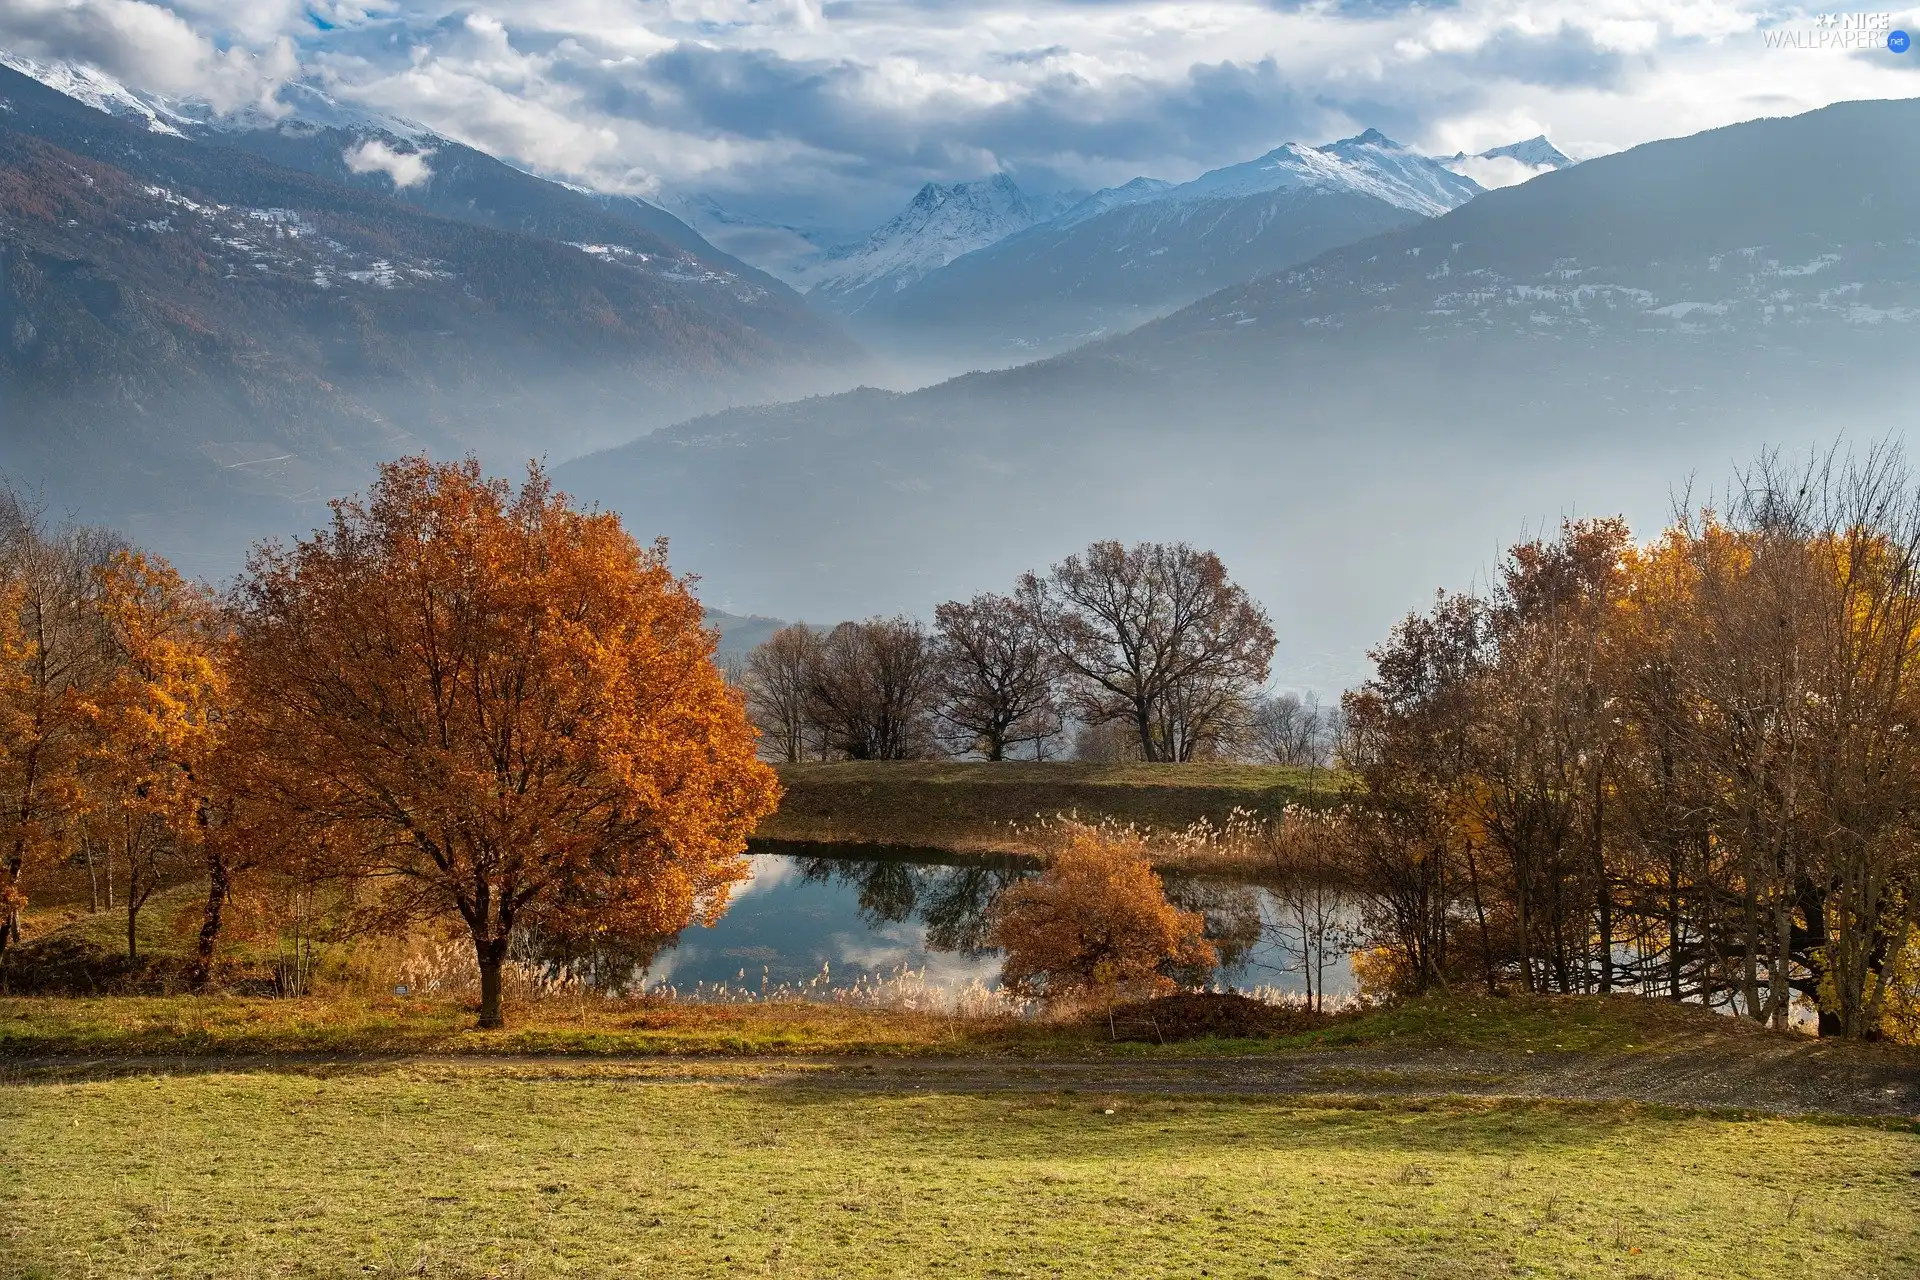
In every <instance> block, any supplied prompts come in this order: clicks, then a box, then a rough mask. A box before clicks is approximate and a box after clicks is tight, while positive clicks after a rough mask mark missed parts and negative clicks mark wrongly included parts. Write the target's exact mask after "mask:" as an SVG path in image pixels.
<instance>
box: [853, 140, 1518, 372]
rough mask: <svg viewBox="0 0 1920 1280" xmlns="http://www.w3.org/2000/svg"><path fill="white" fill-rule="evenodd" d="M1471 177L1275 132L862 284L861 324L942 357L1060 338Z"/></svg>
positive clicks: (993, 355) (1345, 233) (1383, 226)
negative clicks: (1244, 151) (1184, 176)
mask: <svg viewBox="0 0 1920 1280" xmlns="http://www.w3.org/2000/svg"><path fill="white" fill-rule="evenodd" d="M1480 191H1481V187H1480V186H1479V184H1477V183H1476V182H1474V181H1473V180H1472V179H1470V178H1465V177H1462V176H1460V175H1459V174H1456V173H1454V172H1452V171H1451V170H1449V169H1448V168H1446V167H1445V166H1444V165H1442V164H1441V163H1439V162H1438V161H1435V160H1433V159H1431V158H1429V157H1427V156H1424V155H1421V154H1420V153H1418V152H1416V151H1413V150H1411V149H1409V148H1407V147H1403V146H1401V145H1400V144H1399V143H1397V142H1394V141H1393V140H1392V139H1390V138H1388V137H1386V136H1385V135H1384V134H1382V133H1380V132H1379V131H1378V130H1375V129H1369V130H1367V131H1366V132H1365V133H1362V134H1360V135H1358V136H1357V137H1352V138H1345V139H1342V140H1340V141H1338V142H1332V143H1328V144H1327V145H1325V146H1320V147H1305V146H1300V145H1297V144H1293V143H1289V144H1287V145H1285V146H1282V147H1277V148H1275V149H1274V150H1272V151H1270V152H1268V153H1267V154H1266V155H1263V156H1261V157H1259V158H1258V159H1255V160H1249V161H1246V162H1245V163H1242V164H1234V165H1228V166H1226V167H1224V168H1220V169H1215V170H1212V171H1210V172H1208V173H1204V174H1202V175H1200V176H1199V177H1198V178H1195V179H1194V180H1192V181H1191V182H1186V183H1182V184H1179V185H1177V186H1176V185H1173V184H1170V183H1166V182H1161V181H1157V180H1155V179H1152V178H1136V179H1134V180H1133V181H1132V182H1129V183H1127V184H1126V185H1125V186H1121V187H1113V188H1109V189H1107V190H1105V191H1100V192H1096V193H1095V194H1093V195H1091V196H1089V197H1087V198H1086V199H1084V200H1082V201H1080V202H1079V203H1077V204H1075V205H1074V206H1073V207H1071V208H1069V209H1067V210H1066V211H1065V212H1063V213H1062V214H1060V215H1059V216H1057V217H1054V218H1051V219H1049V220H1047V221H1043V222H1038V223H1036V224H1035V225H1033V226H1030V227H1027V228H1024V229H1021V230H1018V231H1016V232H1015V233H1013V234H1011V235H1008V236H1006V237H1005V238H1003V239H999V240H997V241H995V242H994V243H991V244H989V245H986V246H985V247H982V248H979V249H976V250H975V251H974V252H971V253H967V254H964V255H961V256H957V257H955V258H954V259H953V260H951V261H949V262H948V263H946V264H945V265H944V266H940V267H939V268H938V269H937V270H929V271H927V272H925V273H924V278H921V279H918V280H912V281H908V282H906V283H905V284H903V285H901V286H899V287H897V288H895V289H894V290H893V291H892V292H890V293H888V294H885V295H881V296H877V297H871V298H869V299H868V300H867V302H866V306H865V308H864V311H863V313H862V314H861V315H859V316H857V317H856V320H857V321H865V322H866V328H867V329H868V332H869V334H870V336H871V338H872V339H873V340H874V341H876V342H890V343H892V344H893V345H895V346H896V347H904V348H906V349H907V351H908V352H910V353H911V354H913V355H915V356H919V357H926V356H930V355H939V354H944V355H947V356H949V357H950V358H952V359H953V360H954V362H955V363H956V364H960V365H964V364H966V363H968V362H970V361H972V362H978V361H987V362H993V363H1005V362H1007V361H1008V360H1012V359H1020V358H1032V357H1033V356H1035V355H1045V354H1048V353H1050V352H1053V351H1059V350H1063V349H1065V348H1067V347H1070V346H1074V345H1076V344H1078V343H1080V342H1084V341H1087V340H1089V339H1092V338H1096V337H1099V336H1101V335H1103V334H1108V333H1113V332H1117V331H1120V330H1124V329H1129V328H1132V327H1133V326H1135V325H1137V324H1140V323H1142V322H1143V321H1146V320H1150V319H1153V318H1154V317H1156V316H1160V315H1165V314H1166V313H1168V312H1170V311H1173V310H1175V309H1177V308H1179V307H1182V306H1185V305H1186V304H1187V303H1189V302H1192V301H1194V300H1195V299H1196V298H1199V297H1201V296H1203V295H1204V294H1207V293H1210V292H1212V291H1213V290H1215V289H1220V288H1224V287H1226V286H1228V285H1233V284H1239V283H1242V282H1244V281H1246V280H1249V279H1252V278H1253V277H1254V276H1256V275H1259V274H1261V273H1263V272H1268V271H1275V270H1279V269H1281V268H1283V267H1288V266H1292V265H1294V264H1296V263H1299V262H1302V261H1305V260H1306V259H1308V258H1310V257H1312V256H1314V255H1315V254H1317V253H1320V252H1323V251H1324V250H1327V249H1330V248H1333V247H1335V246H1338V245H1342V244H1347V243H1350V242H1352V241H1354V240H1358V239H1361V238H1363V237H1365V236H1369V235H1374V234H1377V233H1379V232H1382V231H1387V230H1391V229H1393V228H1396V227H1401V226H1406V225H1408V224H1410V223H1414V222H1419V221H1422V220H1424V219H1426V218H1429V217H1434V216H1437V215H1439V214H1442V213H1445V212H1446V211H1447V210H1449V209H1453V208H1455V207H1457V206H1459V205H1461V204H1463V203H1465V202H1466V201H1468V200H1470V199H1472V198H1473V197H1474V196H1475V195H1476V194H1478V193H1479V192H1480Z"/></svg>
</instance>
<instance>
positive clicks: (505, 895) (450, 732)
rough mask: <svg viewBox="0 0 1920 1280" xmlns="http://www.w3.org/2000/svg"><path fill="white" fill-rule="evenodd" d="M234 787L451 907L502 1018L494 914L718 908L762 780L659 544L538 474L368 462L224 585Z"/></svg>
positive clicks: (352, 860) (569, 923)
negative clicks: (235, 752)
mask: <svg viewBox="0 0 1920 1280" xmlns="http://www.w3.org/2000/svg"><path fill="white" fill-rule="evenodd" d="M237 606H238V618H237V626H238V629H239V643H238V647H237V658H236V662H237V671H238V675H239V684H240V690H239V692H240V697H239V699H238V704H239V706H240V707H241V715H242V718H243V720H244V722H245V724H244V729H243V730H242V733H243V736H244V738H245V740H246V741H247V743H248V747H247V756H248V758H249V760H250V761H251V765H250V784H249V787H250V794H249V800H250V802H253V803H259V804H264V805H267V806H270V807H271V808H272V809H273V810H276V811H277V812H278V813H280V814H281V815H282V820H283V825H284V826H285V827H286V828H287V829H288V830H290V831H297V832H302V833H304V835H303V838H305V839H307V840H308V841H310V842H311V843H312V844H313V845H314V847H323V848H325V849H326V850H328V851H329V853H328V857H329V858H330V859H331V861H332V864H333V867H334V870H335V871H336V872H337V873H339V874H342V875H347V876H352V877H355V878H356V879H360V880H362V881H364V882H365V883H367V884H369V885H370V886H372V887H374V888H376V889H384V891H383V892H376V893H374V894H373V895H372V896H373V897H374V899H375V901H376V902H377V904H378V906H379V908H380V909H381V910H382V911H384V912H385V914H386V917H387V918H388V919H390V920H399V919H403V918H430V917H438V918H442V919H447V918H457V919H458V920H459V921H462V922H464V925H465V928H466V930H467V931H468V933H469V934H470V935H471V937H472V939H473V945H474V950H475V957H476V959H477V961H478V963H479V968H480V985H481V1002H480V1025H481V1026H483V1027H498V1026H501V1025H502V1015H501V1008H500V978H501V968H502V965H503V963H504V962H505V960H506V958H507V951H508V947H509V944H510V943H511V941H512V940H513V938H514V936H515V933H516V931H517V930H521V929H524V928H527V927H529V926H533V927H536V928H538V929H539V930H540V931H541V932H542V933H543V934H545V935H547V936H550V937H564V938H576V939H579V938H591V937H594V936H599V935H609V934H621V935H635V934H650V933H666V932H670V931H672V930H676V929H679V928H682V927H684V926H685V925H687V924H688V923H689V922H690V921H691V920H693V919H695V918H700V919H703V920H707V921H711V920H712V919H713V918H715V917H717V916H718V915H719V913H720V912H721V911H723V910H724V909H725V906H726V902H727V896H728V893H729V892H730V890H731V888H732V886H733V885H734V883H735V882H736V881H738V880H739V879H740V878H741V877H742V876H743V875H744V874H745V870H746V865H745V860H744V858H743V857H742V856H741V855H742V853H743V851H744V849H745V844H746V836H747V834H748V833H749V832H750V831H751V830H752V829H753V827H754V825H755V824H756V823H757V822H758V821H759V819H760V818H761V817H762V816H764V815H765V814H766V813H768V812H769V811H770V810H771V809H772V808H773V806H774V803H775V801H776V799H777V796H778V785H777V783H776V782H775V779H774V775H773V772H772V770H771V769H769V768H768V767H767V766H766V765H763V764H761V763H760V762H759V761H758V760H757V759H756V758H755V750H754V747H755V744H754V733H753V729H752V728H751V726H750V725H749V724H748V722H747V717H746V712H745V710H744V708H743V707H742V705H741V702H740V699H739V698H738V696H737V695H736V694H735V693H734V692H733V691H732V690H730V689H728V688H727V686H726V683H725V681H724V679H723V678H722V676H721V673H720V671H719V669H718V668H717V667H716V666H715V665H714V662H713V650H714V645H715V643H716V639H715V636H714V635H713V633H711V632H709V631H707V630H705V629H704V628H703V627H702V626H701V610H700V605H699V602H698V601H697V600H695V599H694V597H693V594H692V592H691V591H690V590H689V587H688V584H687V582H686V581H684V580H681V579H677V578H675V577H674V576H673V575H672V573H671V572H670V571H669V570H668V568H667V563H666V549H665V546H664V544H656V545H655V546H653V547H652V548H651V549H649V548H646V547H643V546H641V545H640V544H638V543H637V542H635V541H634V539H633V538H631V537H630V536H629V535H628V534H627V533H626V531H625V530H623V529H622V528H621V527H620V522H619V520H618V518H617V517H615V516H614V515H611V514H605V513H595V512H582V511H578V510H575V509H574V508H573V507H572V506H570V505H569V503H568V501H567V499H566V497H565V495H563V494H560V493H558V492H556V491H555V490H554V489H553V488H552V486H551V485H550V484H549V482H548V480H547V478H546V476H545V475H544V474H543V473H542V472H541V471H540V469H539V468H538V467H532V468H529V470H528V474H527V479H526V481H525V483H524V484H523V485H522V486H521V487H520V488H519V489H518V491H515V490H514V489H513V488H512V487H511V486H509V485H507V484H506V483H505V482H503V481H499V480H489V479H487V478H486V477H484V476H483V475H482V473H481V471H480V468H479V464H478V463H477V462H475V461H473V460H472V459H468V460H467V461H465V462H461V463H452V464H435V463H431V462H429V461H427V460H426V459H423V458H406V459H402V460H400V461H398V462H393V463H389V464H387V465H386V466H385V467H383V468H382V469H381V474H380V478H379V480H378V482H377V483H376V484H375V485H374V486H373V488H372V490H371V491H370V492H369V493H368V495H367V496H366V497H365V498H363V499H353V500H343V501H339V502H336V503H335V504H334V506H333V519H332V521H331V523H330V525H329V526H328V527H327V528H325V529H323V530H321V531H318V532H316V533H315V534H314V535H313V536H312V537H311V538H309V539H306V540H303V541H301V542H298V543H296V544H295V545H293V546H292V547H281V546H275V545H269V546H266V547H262V548H260V549H259V550H258V551H257V552H256V553H255V555H254V558H253V561H252V564H251V566H250V570H249V573H248V576H247V578H246V579H245V581H244V582H243V584H242V586H241V588H240V590H239V592H238V599H237Z"/></svg>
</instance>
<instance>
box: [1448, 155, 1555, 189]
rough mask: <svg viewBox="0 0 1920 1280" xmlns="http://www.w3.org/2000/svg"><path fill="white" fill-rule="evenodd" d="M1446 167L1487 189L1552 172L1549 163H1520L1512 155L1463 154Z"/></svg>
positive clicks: (1508, 185)
mask: <svg viewBox="0 0 1920 1280" xmlns="http://www.w3.org/2000/svg"><path fill="white" fill-rule="evenodd" d="M1447 167H1448V168H1450V169H1452V170H1453V171H1454V172H1455V173H1458V174H1461V175H1463V176H1465V177H1468V178H1472V179H1473V180H1474V181H1475V182H1477V183H1479V184H1480V185H1481V186H1483V187H1485V188H1486V189H1487V190H1489V191H1491V190H1493V189H1494V188H1495V187H1514V186H1518V185H1520V184H1521V183H1523V182H1525V181H1526V180H1527V179H1528V178H1537V177H1539V176H1540V175H1541V174H1543V173H1552V172H1553V167H1552V166H1551V165H1544V164H1543V165H1531V164H1522V163H1520V161H1518V160H1515V159H1514V158H1513V157H1512V156H1465V157H1463V158H1461V159H1460V160H1458V161H1455V162H1450V163H1449V164H1448V166H1447Z"/></svg>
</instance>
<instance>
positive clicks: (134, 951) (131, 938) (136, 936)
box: [127, 885, 140, 965]
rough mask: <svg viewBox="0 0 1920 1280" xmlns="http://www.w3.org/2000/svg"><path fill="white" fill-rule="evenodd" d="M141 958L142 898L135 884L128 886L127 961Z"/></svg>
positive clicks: (130, 962)
mask: <svg viewBox="0 0 1920 1280" xmlns="http://www.w3.org/2000/svg"><path fill="white" fill-rule="evenodd" d="M139 958H140V899H139V897H138V896H137V895H136V894H135V893H134V891H133V886H132V885H128V886H127V963H128V964H129V965H131V964H132V963H133V962H134V961H135V960H138V959H139Z"/></svg>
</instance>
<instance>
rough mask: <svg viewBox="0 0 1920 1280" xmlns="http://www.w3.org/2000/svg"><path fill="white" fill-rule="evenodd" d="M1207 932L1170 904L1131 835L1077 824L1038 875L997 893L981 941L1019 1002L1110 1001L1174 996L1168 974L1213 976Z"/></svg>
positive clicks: (1192, 917)
mask: <svg viewBox="0 0 1920 1280" xmlns="http://www.w3.org/2000/svg"><path fill="white" fill-rule="evenodd" d="M1204 928H1205V921H1204V920H1203V919H1202V918H1201V916H1200V915H1199V913H1198V912H1193V911H1182V910H1180V909H1179V908H1177V907H1175V906H1174V905H1173V904H1172V903H1170V902H1168V901H1167V894H1166V888H1165V886H1164V885H1162V884H1161V882H1160V877H1159V876H1158V875H1157V874H1155V872H1154V870H1153V866H1152V864H1151V863H1150V862H1149V861H1148V860H1147V855H1146V850H1145V848H1144V847H1143V846H1142V844H1141V842H1140V840H1139V839H1138V838H1137V837H1133V836H1131V835H1128V834H1122V833H1115V832H1109V831H1101V830H1097V829H1095V828H1092V827H1088V826H1084V825H1077V824H1076V825H1069V826H1068V827H1067V828H1066V835H1065V839H1064V840H1063V841H1062V844H1061V847H1060V849H1059V850H1058V851H1057V852H1056V853H1055V854H1054V856H1053V858H1052V859H1051V860H1050V861H1049V862H1048V864H1047V867H1046V869H1045V870H1044V871H1042V872H1041V873H1040V874H1039V875H1037V876H1034V877H1033V878H1031V879H1027V880H1018V881H1015V882H1014V883H1013V884H1010V885H1008V886H1007V887H1006V888H1005V889H1002V890H1001V891H1000V894H999V896H998V897H996V898H995V899H994V902H993V907H992V910H991V913H990V920H989V925H988V932H987V941H988V942H989V944H990V945H992V946H996V947H999V948H1001V949H1002V950H1003V951H1005V952H1006V960H1005V962H1004V964H1003V965H1002V967H1001V970H1000V977H1001V980H1002V981H1003V982H1005V983H1006V984H1007V986H1008V988H1009V989H1010V990H1012V991H1013V992H1014V993H1015V994H1017V995H1026V996H1039V997H1041V998H1043V999H1045V1000H1047V1001H1048V1002H1049V1003H1060V1002H1064V1001H1071V1000H1075V999H1084V998H1087V997H1090V996H1100V997H1103V998H1105V999H1107V1000H1108V1001H1111V1000H1113V999H1115V998H1117V997H1122V996H1131V995H1160V994H1164V993H1166V992H1169V991H1172V990H1174V988H1175V986H1176V985H1177V984H1176V983H1175V982H1174V980H1173V978H1172V977H1170V976H1169V975H1168V973H1167V970H1169V969H1174V968H1181V969H1188V970H1192V969H1195V968H1203V967H1204V968H1211V967H1212V966H1213V965H1214V964H1216V963H1217V962H1218V957H1217V955H1216V954H1215V952H1214V949H1213V945H1212V944H1211V943H1209V942H1208V941H1206V939H1205V937H1204V936H1203V930H1204Z"/></svg>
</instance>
